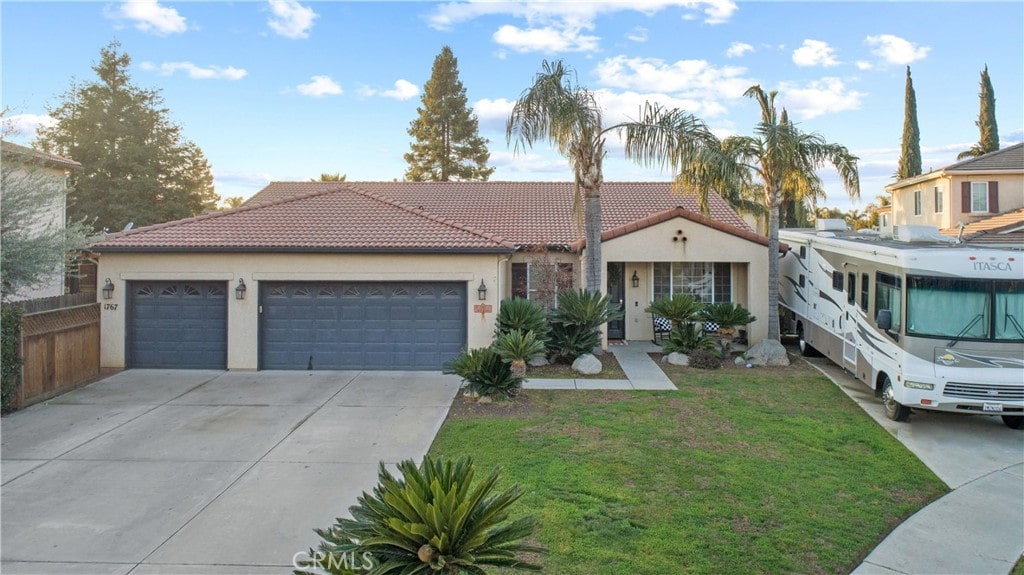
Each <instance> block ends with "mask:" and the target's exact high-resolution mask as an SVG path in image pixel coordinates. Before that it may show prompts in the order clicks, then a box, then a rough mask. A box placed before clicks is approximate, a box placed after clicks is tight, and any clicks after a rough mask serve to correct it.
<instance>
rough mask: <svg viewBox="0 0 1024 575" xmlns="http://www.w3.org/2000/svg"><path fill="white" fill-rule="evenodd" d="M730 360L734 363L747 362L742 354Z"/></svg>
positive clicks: (743, 363)
mask: <svg viewBox="0 0 1024 575" xmlns="http://www.w3.org/2000/svg"><path fill="white" fill-rule="evenodd" d="M732 362H733V363H735V364H736V365H745V364H746V363H747V360H746V359H743V357H742V356H736V359H734V360H732Z"/></svg>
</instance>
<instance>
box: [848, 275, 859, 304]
mask: <svg viewBox="0 0 1024 575" xmlns="http://www.w3.org/2000/svg"><path fill="white" fill-rule="evenodd" d="M846 303H849V304H855V303H857V274H854V273H849V274H846Z"/></svg>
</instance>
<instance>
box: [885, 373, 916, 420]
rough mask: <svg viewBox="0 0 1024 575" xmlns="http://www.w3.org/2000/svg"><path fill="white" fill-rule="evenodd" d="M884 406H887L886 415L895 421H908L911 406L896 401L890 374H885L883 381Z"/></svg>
mask: <svg viewBox="0 0 1024 575" xmlns="http://www.w3.org/2000/svg"><path fill="white" fill-rule="evenodd" d="M882 407H883V408H885V416H886V417H888V418H889V419H891V420H893V421H906V420H907V418H908V417H910V408H909V407H907V406H905V405H903V404H901V403H899V402H898V401H896V394H895V393H894V392H893V389H892V380H891V379H889V376H885V380H884V381H883V382H882Z"/></svg>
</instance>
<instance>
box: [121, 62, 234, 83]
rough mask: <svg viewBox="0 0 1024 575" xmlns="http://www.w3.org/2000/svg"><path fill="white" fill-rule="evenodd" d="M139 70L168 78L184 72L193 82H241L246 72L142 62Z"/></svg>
mask: <svg viewBox="0 0 1024 575" xmlns="http://www.w3.org/2000/svg"><path fill="white" fill-rule="evenodd" d="M139 67H140V68H142V69H143V70H146V71H147V72H158V73H159V74H160V75H161V76H170V75H172V74H174V73H175V72H185V73H186V74H188V77H189V78H192V79H193V80H241V79H242V78H244V77H245V76H246V75H247V74H248V72H247V71H245V70H244V69H242V68H235V67H234V66H228V67H226V68H222V67H220V66H207V67H205V68H203V67H200V66H196V65H195V64H193V63H192V62H163V63H161V64H159V65H157V64H154V63H153V62H143V63H142V64H140V65H139Z"/></svg>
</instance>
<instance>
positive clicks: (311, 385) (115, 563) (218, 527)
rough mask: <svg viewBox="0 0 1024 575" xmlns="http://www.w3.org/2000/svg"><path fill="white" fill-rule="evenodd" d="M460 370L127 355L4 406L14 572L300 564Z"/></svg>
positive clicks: (422, 444) (7, 529)
mask: <svg viewBox="0 0 1024 575" xmlns="http://www.w3.org/2000/svg"><path fill="white" fill-rule="evenodd" d="M459 386H460V382H459V378H457V377H455V376H445V375H441V374H439V373H429V372H427V373H425V372H358V371H352V372H343V371H335V372H327V371H315V372H308V371H296V372H256V373H253V372H227V373H225V372H217V371H161V370H129V371H125V372H121V373H118V374H116V375H114V376H112V377H110V378H107V379H105V380H102V381H99V382H97V383H94V384H92V385H89V386H87V387H83V388H81V389H78V390H75V391H73V392H70V393H67V394H64V395H62V396H60V397H58V398H55V399H53V400H51V401H49V402H47V403H44V404H38V405H34V406H32V407H29V408H27V409H25V410H24V411H21V412H18V413H14V414H12V415H10V416H8V417H4V418H3V421H2V432H3V433H2V441H3V451H2V457H3V461H2V463H0V472H2V481H3V497H2V512H0V516H2V539H3V548H2V551H0V558H2V563H0V572H3V573H4V574H5V575H7V574H9V573H10V574H18V575H20V574H44V573H81V574H90V575H92V574H109V575H126V574H128V573H131V574H132V575H159V574H164V575H170V574H175V575H186V574H187V575H228V574H238V575H240V574H243V573H244V574H257V575H259V574H263V573H268V574H269V573H288V572H290V571H291V569H292V559H293V556H294V555H295V554H296V553H302V552H305V551H306V550H307V549H309V548H310V547H315V546H316V545H317V544H318V542H319V538H318V537H317V536H316V534H314V533H313V528H315V527H327V526H329V525H330V524H331V523H333V521H334V518H336V517H338V516H341V515H347V511H348V507H349V506H350V505H353V504H354V503H355V501H356V498H357V496H358V495H359V494H361V493H362V492H363V491H368V490H370V489H372V488H373V486H374V485H376V483H377V465H378V463H379V462H381V461H383V462H385V463H389V464H391V463H396V462H398V461H401V460H403V459H414V460H417V461H418V460H420V459H422V457H423V455H424V454H426V452H427V450H428V449H429V448H430V444H431V443H432V442H433V439H434V435H435V434H436V433H437V430H438V429H439V428H440V426H441V424H442V423H443V422H444V419H445V417H446V415H447V413H448V409H449V407H450V405H451V401H452V398H453V397H455V394H456V392H457V391H458V389H459Z"/></svg>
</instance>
